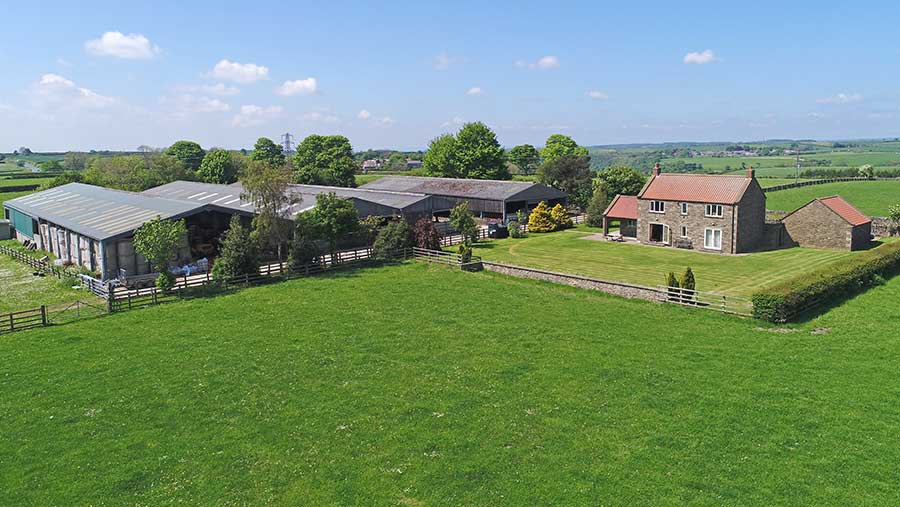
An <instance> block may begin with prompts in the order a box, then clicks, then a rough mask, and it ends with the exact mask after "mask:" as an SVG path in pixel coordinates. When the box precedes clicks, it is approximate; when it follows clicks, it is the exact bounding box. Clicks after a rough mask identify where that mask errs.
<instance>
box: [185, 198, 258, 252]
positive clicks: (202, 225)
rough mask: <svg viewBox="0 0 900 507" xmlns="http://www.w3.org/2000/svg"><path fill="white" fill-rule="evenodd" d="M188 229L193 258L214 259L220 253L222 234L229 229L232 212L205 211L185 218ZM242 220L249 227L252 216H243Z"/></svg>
mask: <svg viewBox="0 0 900 507" xmlns="http://www.w3.org/2000/svg"><path fill="white" fill-rule="evenodd" d="M184 221H185V225H186V226H187V230H188V245H189V246H190V249H191V258H192V259H194V260H197V259H203V258H206V259H209V260H213V259H215V258H216V256H217V255H218V254H219V242H220V241H221V238H222V235H223V234H225V231H227V230H228V223H229V222H230V221H231V214H229V213H223V212H221V211H211V210H207V211H203V212H201V213H197V214H194V215H191V216H189V217H187V218H185V220H184ZM241 221H242V222H243V223H244V226H245V227H247V226H249V224H250V218H249V217H245V216H241Z"/></svg>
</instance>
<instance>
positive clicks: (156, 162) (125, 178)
mask: <svg viewBox="0 0 900 507" xmlns="http://www.w3.org/2000/svg"><path fill="white" fill-rule="evenodd" d="M195 178H196V176H195V173H194V171H191V170H189V169H188V168H187V167H186V166H185V165H184V164H183V163H182V162H181V161H180V160H178V159H177V158H175V157H172V156H168V155H161V154H158V153H156V154H148V155H146V156H138V155H125V156H119V157H95V158H93V159H91V162H90V165H89V166H88V168H87V170H86V171H85V172H84V182H85V183H89V184H91V185H97V186H101V187H108V188H117V189H119V190H129V191H132V192H142V191H144V190H147V189H148V188H153V187H158V186H160V185H165V184H166V183H171V182H173V181H175V180H194V179H195Z"/></svg>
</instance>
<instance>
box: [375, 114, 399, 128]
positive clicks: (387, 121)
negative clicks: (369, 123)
mask: <svg viewBox="0 0 900 507" xmlns="http://www.w3.org/2000/svg"><path fill="white" fill-rule="evenodd" d="M375 123H376V124H378V125H383V126H388V125H393V124H394V123H397V122H396V120H394V119H393V118H391V117H390V116H382V117H381V118H377V119H376V120H375Z"/></svg>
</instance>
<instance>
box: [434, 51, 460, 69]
mask: <svg viewBox="0 0 900 507" xmlns="http://www.w3.org/2000/svg"><path fill="white" fill-rule="evenodd" d="M462 61H463V59H462V58H460V57H458V56H450V55H449V54H447V52H446V51H443V52H441V53H438V54H436V55H435V56H434V58H433V59H432V66H433V67H434V68H435V69H436V70H447V69H449V68H450V66H451V65H456V64H458V63H461V62H462Z"/></svg>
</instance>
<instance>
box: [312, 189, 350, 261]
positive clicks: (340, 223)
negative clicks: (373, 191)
mask: <svg viewBox="0 0 900 507" xmlns="http://www.w3.org/2000/svg"><path fill="white" fill-rule="evenodd" d="M312 213H313V217H314V219H315V221H316V223H317V224H318V227H319V231H320V232H321V235H322V238H323V239H324V240H325V241H327V242H328V251H329V253H331V256H332V263H333V262H334V254H335V252H336V251H337V242H338V241H339V240H341V239H342V238H345V237H346V236H348V235H349V234H351V233H353V232H355V231H356V229H357V227H359V214H358V213H357V212H356V206H354V205H353V202H352V201H350V200H349V199H344V198H342V197H338V196H337V195H336V194H335V193H334V192H328V193H324V194H319V195H317V196H316V208H315V209H314V210H313V211H312Z"/></svg>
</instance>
